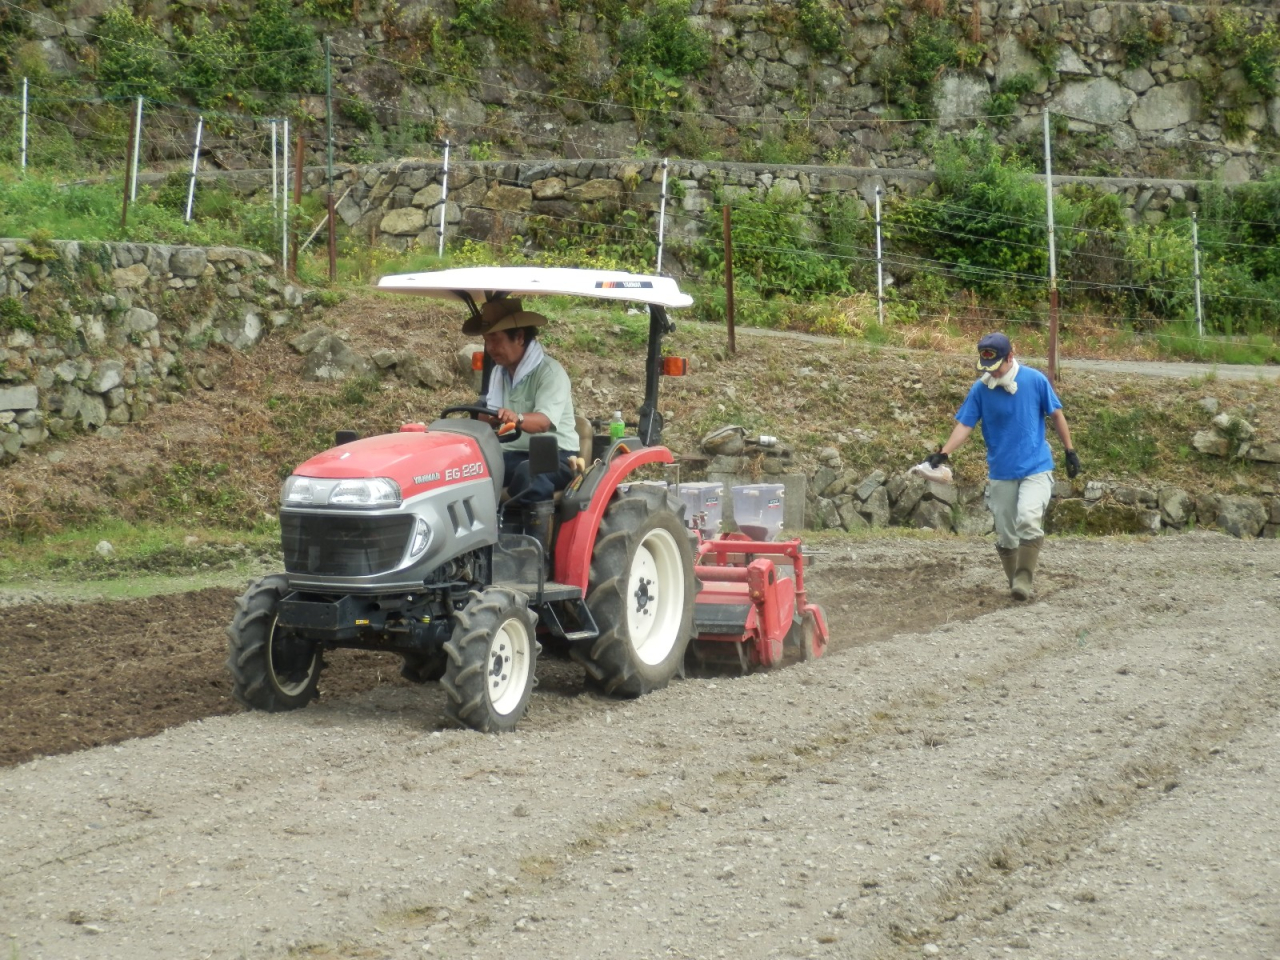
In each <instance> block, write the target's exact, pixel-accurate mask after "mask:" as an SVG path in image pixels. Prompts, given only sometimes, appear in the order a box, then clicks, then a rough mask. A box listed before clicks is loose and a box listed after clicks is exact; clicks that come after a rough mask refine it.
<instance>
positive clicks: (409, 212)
mask: <svg viewBox="0 0 1280 960" xmlns="http://www.w3.org/2000/svg"><path fill="white" fill-rule="evenodd" d="M426 225H427V215H426V213H425V212H424V211H422V210H419V209H418V208H417V207H401V208H400V209H399V210H392V211H391V212H390V213H388V214H387V215H386V216H384V217H383V218H382V221H381V222H380V223H379V224H378V229H379V230H381V231H382V232H383V233H389V234H392V235H393V236H417V235H418V234H419V233H421V232H422V230H423V228H424V227H426Z"/></svg>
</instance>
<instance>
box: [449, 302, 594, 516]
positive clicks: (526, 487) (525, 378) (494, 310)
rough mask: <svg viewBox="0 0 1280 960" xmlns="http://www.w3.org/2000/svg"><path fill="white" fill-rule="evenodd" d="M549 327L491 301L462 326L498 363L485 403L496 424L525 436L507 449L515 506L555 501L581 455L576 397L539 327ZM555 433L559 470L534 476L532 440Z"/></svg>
mask: <svg viewBox="0 0 1280 960" xmlns="http://www.w3.org/2000/svg"><path fill="white" fill-rule="evenodd" d="M546 322H547V318H546V317H544V316H543V315H542V314H540V313H532V312H530V311H527V310H525V309H524V308H523V306H522V304H521V302H520V301H519V300H513V299H502V300H490V301H489V302H487V303H486V304H485V305H484V306H483V307H482V308H481V310H480V315H479V316H478V317H471V318H470V319H468V320H467V322H466V323H464V324H463V325H462V332H463V333H464V334H468V335H472V336H474V335H475V334H481V335H482V336H483V337H484V349H485V352H486V353H487V354H488V355H489V358H490V359H491V360H492V361H493V369H492V371H491V372H490V374H489V392H488V393H487V394H485V396H484V398H483V402H484V403H485V405H486V406H489V407H492V408H493V409H495V410H497V411H498V415H497V417H495V418H493V420H494V422H495V423H499V424H506V423H510V424H514V425H515V426H517V427H519V428H520V430H521V431H522V433H523V435H522V436H520V437H517V438H516V439H515V440H512V441H511V442H509V443H505V444H503V454H502V460H503V465H504V467H505V468H506V478H507V493H508V495H509V496H510V498H511V502H512V503H518V504H524V505H527V504H530V503H536V502H537V501H539V500H550V499H551V498H552V497H553V496H554V494H555V491H557V490H563V489H564V488H565V487H566V486H568V485H569V482H570V481H571V480H572V479H573V470H572V469H571V468H570V466H569V457H570V456H573V455H575V454H576V453H577V452H578V434H577V431H576V428H575V426H574V413H573V396H572V394H571V393H570V390H569V375H568V374H567V373H565V371H564V367H562V366H560V364H559V363H557V362H556V361H555V360H554V359H553V358H551V357H549V356H548V355H547V354H546V352H545V351H544V350H543V349H542V344H541V343H539V342H538V339H537V338H538V328H539V327H541V326H542V325H543V324H545V323H546ZM533 433H551V434H554V435H555V438H556V443H557V444H558V445H559V447H560V469H559V470H557V471H556V472H555V473H548V474H541V475H539V476H536V477H530V476H529V437H528V436H527V434H533Z"/></svg>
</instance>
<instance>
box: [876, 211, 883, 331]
mask: <svg viewBox="0 0 1280 960" xmlns="http://www.w3.org/2000/svg"><path fill="white" fill-rule="evenodd" d="M882 193H884V188H883V187H876V313H877V316H878V317H879V318H880V326H882V327H883V326H884V244H883V242H882V238H883V234H882V233H881V231H880V194H882Z"/></svg>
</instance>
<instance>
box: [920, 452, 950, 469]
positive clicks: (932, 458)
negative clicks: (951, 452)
mask: <svg viewBox="0 0 1280 960" xmlns="http://www.w3.org/2000/svg"><path fill="white" fill-rule="evenodd" d="M950 459H951V458H950V457H948V456H947V455H946V454H945V453H943V452H942V451H941V450H939V451H938V452H937V453H931V454H929V455H928V456H927V457H925V458H924V462H925V463H927V464H928V465H929V466H931V467H933V469H935V470H937V469H938V468H939V467H940V466H942V465H943V464H944V463H946V462H947V461H948V460H950Z"/></svg>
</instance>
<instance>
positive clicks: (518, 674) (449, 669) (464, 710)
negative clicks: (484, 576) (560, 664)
mask: <svg viewBox="0 0 1280 960" xmlns="http://www.w3.org/2000/svg"><path fill="white" fill-rule="evenodd" d="M537 622H538V618H537V616H536V615H535V614H534V613H533V612H532V611H531V610H530V609H529V598H528V597H526V596H525V595H524V594H523V593H519V592H517V591H515V590H510V589H508V588H506V587H490V588H489V589H487V590H485V591H483V592H480V591H478V590H473V591H471V595H470V599H469V600H468V602H467V605H466V606H465V607H463V608H462V610H460V611H458V613H457V614H456V615H455V623H454V627H453V636H452V637H450V638H449V640H448V642H446V643H445V645H444V652H445V655H446V656H447V657H448V662H447V663H446V666H445V671H444V677H443V678H442V679H441V680H440V685H441V686H442V687H444V691H445V695H446V699H445V704H444V712H445V716H447V717H448V718H449V719H450V720H452V721H453V722H454V723H456V724H458V725H459V726H463V727H470V728H471V729H473V730H479V731H480V732H482V733H507V732H509V731H511V730H514V729H515V728H516V724H517V723H519V721H520V718H521V717H523V716H524V713H525V710H526V709H528V706H529V695H530V694H531V693H532V692H533V687H534V684H535V683H536V681H535V679H534V668H535V665H536V663H537V660H538V653H539V652H540V651H541V649H542V647H541V646H540V645H539V643H538V641H537V640H536V639H534V630H535V628H536V625H537Z"/></svg>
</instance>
